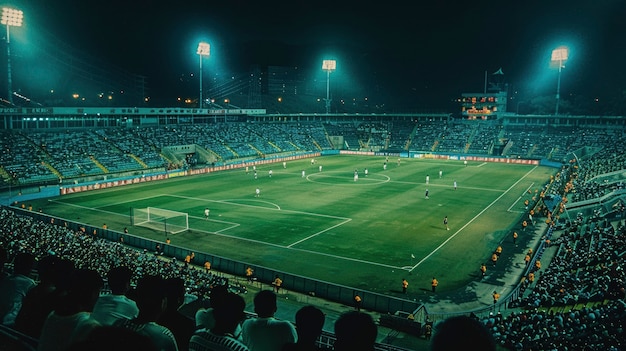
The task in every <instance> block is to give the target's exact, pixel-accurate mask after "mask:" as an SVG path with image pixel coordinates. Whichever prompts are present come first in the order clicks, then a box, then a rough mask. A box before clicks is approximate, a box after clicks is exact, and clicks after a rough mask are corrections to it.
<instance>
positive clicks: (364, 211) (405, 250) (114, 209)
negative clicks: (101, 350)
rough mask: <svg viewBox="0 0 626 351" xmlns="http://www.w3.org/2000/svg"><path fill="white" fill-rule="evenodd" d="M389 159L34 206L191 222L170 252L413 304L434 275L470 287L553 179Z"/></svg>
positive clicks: (492, 166) (445, 283)
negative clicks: (173, 215) (166, 215)
mask: <svg viewBox="0 0 626 351" xmlns="http://www.w3.org/2000/svg"><path fill="white" fill-rule="evenodd" d="M396 160H397V159H395V158H394V159H390V160H389V161H390V162H389V165H388V167H387V170H383V162H384V161H385V158H384V157H371V156H325V157H320V158H317V159H316V164H315V165H312V164H311V161H310V159H307V160H300V161H291V162H288V163H287V167H286V168H283V166H282V164H273V165H263V166H259V167H258V168H257V171H258V179H254V176H253V173H252V167H250V172H249V174H246V172H245V170H244V169H238V170H232V171H224V172H216V173H211V174H207V175H199V176H192V177H179V178H172V179H169V180H166V181H161V182H152V183H144V184H137V185H131V186H125V187H119V188H113V189H106V190H99V191H91V192H84V193H79V194H73V195H65V196H61V197H55V198H50V199H44V200H40V202H33V207H34V208H43V210H44V212H47V213H51V214H53V215H56V216H59V217H62V218H66V219H69V220H73V221H79V222H82V223H88V224H91V225H95V226H101V225H102V224H103V223H106V224H107V226H108V227H109V229H113V230H120V231H121V230H122V228H124V227H129V231H130V234H134V235H140V236H144V237H149V238H152V239H155V240H161V241H164V240H165V236H166V235H165V234H164V233H163V232H159V231H155V230H151V229H147V228H143V227H132V226H130V220H129V213H130V210H129V209H130V208H131V207H134V208H145V207H148V206H151V207H158V208H164V209H169V210H174V211H180V212H187V213H188V214H189V226H190V231H188V232H184V233H180V234H176V235H170V239H171V240H172V244H173V245H178V246H182V247H186V248H189V249H190V251H195V252H208V253H211V254H215V255H219V256H224V257H229V258H233V259H237V260H240V261H244V262H247V263H249V264H251V265H258V266H265V267H269V268H274V269H277V270H281V271H285V272H290V273H294V274H298V275H303V276H308V277H312V278H316V279H321V280H325V281H330V282H334V283H339V284H343V285H347V286H352V287H355V288H358V289H363V290H368V291H374V292H379V293H383V294H392V295H393V294H399V293H400V282H401V280H402V278H404V277H406V278H407V279H408V280H409V283H410V284H411V290H410V293H409V295H408V296H407V297H409V298H416V297H419V296H417V294H419V293H420V291H421V290H428V289H430V279H431V277H433V276H436V277H437V279H438V280H439V281H440V285H439V288H438V289H439V290H438V291H441V292H445V291H453V290H455V289H457V288H460V287H462V286H465V285H466V284H467V283H468V282H469V281H470V280H472V279H475V277H474V276H475V274H476V272H478V267H479V266H480V264H481V263H482V262H484V261H486V260H487V259H488V258H489V257H490V255H491V252H492V251H493V250H494V249H495V247H496V246H497V245H498V243H499V242H501V241H502V240H503V239H504V238H506V237H508V235H510V233H511V230H512V229H513V228H514V226H516V225H517V223H519V219H520V216H521V215H522V214H524V205H523V201H524V200H525V199H530V195H529V194H528V190H531V191H534V190H535V189H540V188H541V187H542V186H543V185H544V184H545V183H546V182H547V181H548V180H549V176H550V175H551V174H553V173H554V169H551V168H547V167H535V166H527V165H511V164H497V163H471V162H470V163H469V164H468V166H467V167H465V166H464V165H463V163H462V162H460V161H446V160H419V159H402V160H401V163H400V164H399V165H398V164H397V163H396ZM320 165H321V166H322V167H323V170H322V171H321V172H320V171H319V166H320ZM365 168H368V170H369V174H368V175H367V176H365V175H364V169H365ZM270 169H272V171H273V176H272V177H269V175H268V171H269V170H270ZM355 169H358V170H359V179H358V181H354V177H353V174H354V170H355ZM303 170H304V171H306V177H304V178H303V177H302V171H303ZM440 170H441V171H442V172H443V177H442V178H441V179H440V178H439V171H440ZM427 175H429V177H430V184H428V185H426V184H425V183H426V176H427ZM455 180H456V182H457V184H458V189H456V190H455V189H454V187H453V182H454V181H455ZM256 188H259V189H260V192H261V193H260V196H259V197H256V196H255V189H256ZM427 188H428V189H429V192H430V194H429V195H430V196H429V197H430V198H429V199H426V198H425V196H424V195H425V190H426V189H427ZM205 208H209V209H210V211H211V212H210V217H209V219H208V220H206V219H205V218H204V209H205ZM444 216H448V219H449V226H450V230H446V228H445V226H444V224H443V218H444ZM412 294H413V295H412Z"/></svg>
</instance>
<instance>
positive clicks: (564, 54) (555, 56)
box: [550, 46, 569, 115]
mask: <svg viewBox="0 0 626 351" xmlns="http://www.w3.org/2000/svg"><path fill="white" fill-rule="evenodd" d="M568 56H569V49H568V48H567V47H565V46H559V47H558V48H556V49H554V50H552V58H551V60H550V61H551V63H552V64H553V65H557V66H558V68H559V78H558V79H557V84H556V108H555V111H554V114H555V115H558V114H559V102H560V100H561V70H562V69H563V67H565V66H564V65H565V62H566V61H567V58H568Z"/></svg>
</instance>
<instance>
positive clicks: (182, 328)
mask: <svg viewBox="0 0 626 351" xmlns="http://www.w3.org/2000/svg"><path fill="white" fill-rule="evenodd" d="M165 292H166V295H167V296H166V297H167V307H166V308H165V311H164V312H163V314H161V316H160V317H159V320H158V321H157V323H159V324H160V325H162V326H164V327H166V328H167V329H169V330H170V331H171V332H172V333H173V334H174V337H175V338H176V344H178V348H179V349H180V350H187V349H188V348H189V339H190V338H191V336H192V335H193V333H194V331H195V330H196V323H195V322H194V320H193V319H191V318H189V317H187V316H185V315H184V314H182V313H180V312H179V311H178V309H179V308H180V307H181V306H182V305H183V304H184V302H185V282H184V281H183V279H182V278H169V279H166V280H165Z"/></svg>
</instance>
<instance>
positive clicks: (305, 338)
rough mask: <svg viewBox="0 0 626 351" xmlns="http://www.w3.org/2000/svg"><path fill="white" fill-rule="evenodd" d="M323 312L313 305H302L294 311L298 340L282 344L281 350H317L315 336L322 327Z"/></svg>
mask: <svg viewBox="0 0 626 351" xmlns="http://www.w3.org/2000/svg"><path fill="white" fill-rule="evenodd" d="M325 318H326V317H325V316H324V312H322V311H321V310H320V309H319V308H317V307H314V306H304V307H302V308H301V309H299V310H298V312H296V333H297V334H298V342H296V343H289V344H285V346H283V351H319V350H320V348H318V347H317V346H316V344H315V343H316V341H317V338H318V337H319V336H320V335H321V334H322V328H324V319H325Z"/></svg>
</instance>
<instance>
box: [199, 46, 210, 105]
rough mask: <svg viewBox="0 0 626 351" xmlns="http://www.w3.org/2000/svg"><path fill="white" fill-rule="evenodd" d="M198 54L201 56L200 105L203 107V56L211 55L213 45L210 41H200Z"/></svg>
mask: <svg viewBox="0 0 626 351" xmlns="http://www.w3.org/2000/svg"><path fill="white" fill-rule="evenodd" d="M196 54H198V56H199V57H200V99H199V100H198V107H199V108H202V105H203V101H202V58H203V57H209V56H210V55H211V46H210V45H209V43H205V42H200V44H198V51H197V52H196Z"/></svg>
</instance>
